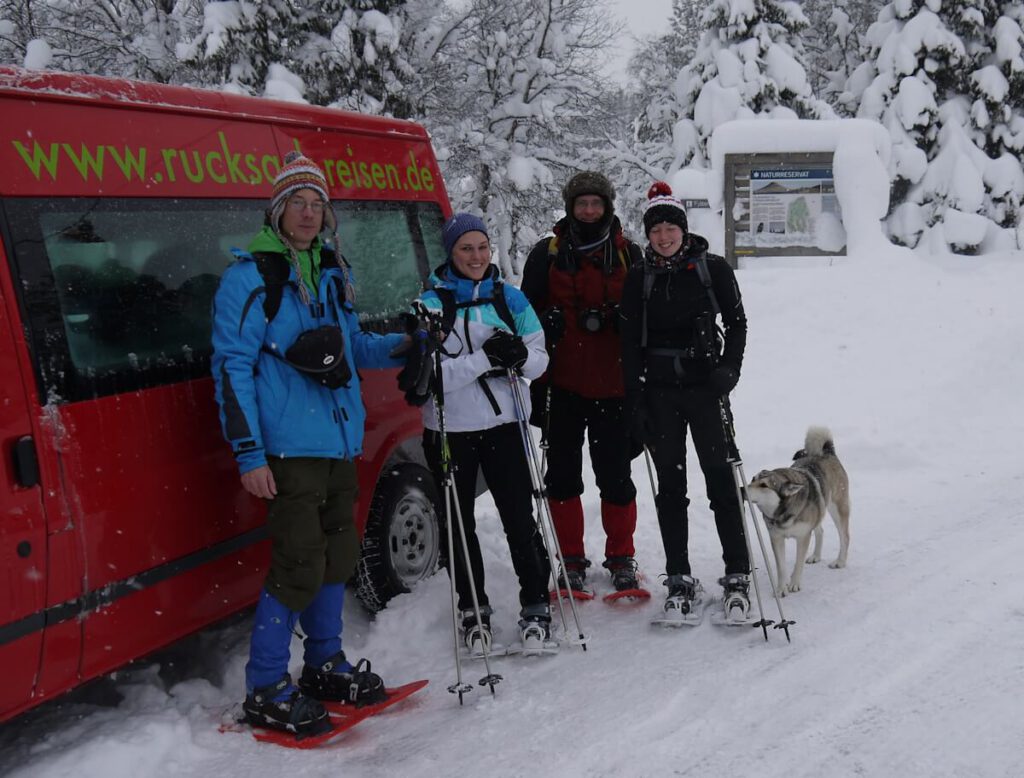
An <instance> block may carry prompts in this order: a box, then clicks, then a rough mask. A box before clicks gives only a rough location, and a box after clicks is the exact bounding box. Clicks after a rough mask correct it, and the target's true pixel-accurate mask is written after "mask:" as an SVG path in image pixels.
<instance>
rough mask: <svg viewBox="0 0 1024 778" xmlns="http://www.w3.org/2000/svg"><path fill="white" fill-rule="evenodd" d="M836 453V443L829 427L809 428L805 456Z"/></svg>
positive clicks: (805, 443)
mask: <svg viewBox="0 0 1024 778" xmlns="http://www.w3.org/2000/svg"><path fill="white" fill-rule="evenodd" d="M835 453H836V444H835V442H834V441H833V440H832V432H831V431H830V430H829V428H828V427H810V428H809V429H808V430H807V437H806V438H804V455H805V456H811V457H820V456H823V455H825V454H833V455H834V454H835Z"/></svg>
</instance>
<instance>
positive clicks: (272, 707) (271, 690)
mask: <svg viewBox="0 0 1024 778" xmlns="http://www.w3.org/2000/svg"><path fill="white" fill-rule="evenodd" d="M242 711H243V713H244V714H245V721H246V722H247V723H249V724H251V725H252V726H254V727H262V728H264V729H269V730H278V731H282V732H290V733H292V734H293V735H295V737H296V738H298V739H302V738H305V737H314V736H317V735H323V734H325V733H327V732H330V731H331V729H332V726H331V719H330V716H328V714H327V711H326V710H324V707H323V705H321V704H320V703H319V702H318V701H317V700H316V699H314V698H313V697H312V696H309V695H307V694H305V693H303V692H302V691H300V690H299V689H297V688H296V687H295V686H294V685H293V684H292V679H291V676H289V675H285V676H284V677H282V678H281V680H280V681H278V682H277V683H275V684H271V685H270V686H261V687H259V688H256V689H253V690H252V692H251V693H250V694H248V695H246V698H245V702H243V703H242Z"/></svg>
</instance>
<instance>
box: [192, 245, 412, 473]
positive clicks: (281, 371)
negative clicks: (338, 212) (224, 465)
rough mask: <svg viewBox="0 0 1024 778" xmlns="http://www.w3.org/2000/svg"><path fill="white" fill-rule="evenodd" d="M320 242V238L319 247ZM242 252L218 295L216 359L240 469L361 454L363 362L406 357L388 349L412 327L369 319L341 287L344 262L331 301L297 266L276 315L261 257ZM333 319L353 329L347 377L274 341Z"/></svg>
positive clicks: (329, 272)
mask: <svg viewBox="0 0 1024 778" xmlns="http://www.w3.org/2000/svg"><path fill="white" fill-rule="evenodd" d="M319 250H320V247H319V241H317V243H316V244H315V245H314V247H313V251H314V254H315V255H318V254H319ZM235 254H236V257H237V260H238V261H237V262H235V264H233V265H232V266H231V267H229V268H228V269H227V271H225V273H224V275H223V277H222V278H221V281H220V287H219V288H218V290H217V294H216V296H215V298H214V303H213V360H212V369H213V378H214V382H215V384H216V397H217V403H218V405H219V406H220V420H221V425H222V427H223V430H224V437H225V438H227V441H228V442H229V443H230V444H231V448H232V450H233V451H234V452H235V457H236V458H237V460H238V469H239V471H240V472H241V473H246V472H248V471H250V470H254V469H255V468H257V467H260V466H262V465H265V464H266V463H267V458H268V457H325V458H329V459H352V458H353V457H355V456H357V455H358V454H360V453H362V448H363V423H364V421H365V419H366V410H365V409H364V407H363V401H362V397H361V396H360V393H359V374H358V373H357V371H356V369H357V368H375V367H376V368H382V367H398V366H401V364H402V360H395V359H392V358H390V357H389V356H388V352H389V351H391V350H392V349H393V348H394V347H395V346H397V345H398V344H399V343H400V342H401V341H402V339H403V336H402V335H401V334H392V335H376V334H372V333H367V332H363V331H362V330H361V329H360V327H359V320H358V319H357V317H356V313H355V311H354V310H353V308H352V305H351V304H350V303H349V302H347V301H342V300H340V299H339V297H338V294H337V290H338V289H339V288H344V279H343V278H342V273H341V271H340V269H338V268H337V267H333V268H327V269H323V270H322V272H321V273H320V278H319V283H318V290H317V294H316V296H315V300H319V301H320V302H322V303H323V307H322V310H320V306H318V305H315V304H314V305H307V304H305V303H303V302H302V299H301V298H300V296H299V293H298V286H297V285H298V284H299V283H300V281H299V279H298V275H297V274H296V272H295V269H294V267H293V268H292V269H291V275H290V278H289V282H290V283H288V284H286V285H285V287H284V290H283V294H282V298H281V307H280V309H279V310H278V312H277V315H276V316H275V317H274V319H273V321H271V322H269V323H268V322H267V319H266V316H265V314H264V311H263V301H264V299H265V297H266V292H265V287H264V282H263V277H262V276H261V275H260V272H259V270H258V269H257V265H256V261H255V260H254V258H253V257H252V255H250V254H248V253H246V252H242V251H236V252H235ZM317 261H318V260H317ZM336 279H341V281H342V283H341V284H338V283H337V282H336ZM311 296H312V295H311ZM324 324H339V325H340V327H341V330H342V333H343V334H344V340H345V359H347V360H348V363H349V367H350V369H351V370H352V379H351V381H349V385H348V387H342V388H339V389H334V390H331V389H328V388H327V387H324V386H321V385H320V384H317V383H315V382H314V381H312V380H311V379H309V378H307V377H306V376H304V375H302V374H301V373H299V372H298V371H297V370H295V368H293V367H290V366H289V365H287V364H286V363H285V362H283V361H282V360H281V359H279V358H278V357H276V356H274V355H272V354H270V353H268V352H267V351H266V350H265V349H269V350H272V351H273V350H276V351H277V352H278V353H281V354H283V353H284V352H285V351H286V350H287V349H288V348H289V347H290V346H291V345H292V344H293V343H294V342H295V340H296V338H298V336H299V335H300V334H301V333H302V332H304V331H305V330H309V329H314V328H316V327H319V326H322V325H324Z"/></svg>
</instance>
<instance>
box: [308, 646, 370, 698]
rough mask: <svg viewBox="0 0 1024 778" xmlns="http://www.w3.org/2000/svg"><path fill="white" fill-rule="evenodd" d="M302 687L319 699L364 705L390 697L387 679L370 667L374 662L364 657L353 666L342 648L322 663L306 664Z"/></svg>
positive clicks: (309, 694)
mask: <svg viewBox="0 0 1024 778" xmlns="http://www.w3.org/2000/svg"><path fill="white" fill-rule="evenodd" d="M299 688H300V689H301V690H302V691H303V693H305V694H307V695H308V696H310V697H313V698H314V699H317V700H327V701H330V702H344V703H348V704H351V705H355V706H356V707H357V708H361V707H363V706H364V705H372V704H373V703H375V702H383V701H384V700H385V699H387V693H386V692H385V690H384V681H383V680H382V679H381V677H380V676H379V675H377V674H376V673H374V672H371V671H370V662H369V660H367V659H360V660H359V663H358V664H357V665H356V666H355V667H353V666H352V665H351V664H349V662H348V660H346V659H345V652H344V651H339V652H338V653H337V654H335V655H334V656H332V657H331V658H330V659H328V660H327V661H326V662H324V663H323V664H322V665H320V666H319V667H313V666H312V665H305V666H304V667H303V668H302V677H301V678H299Z"/></svg>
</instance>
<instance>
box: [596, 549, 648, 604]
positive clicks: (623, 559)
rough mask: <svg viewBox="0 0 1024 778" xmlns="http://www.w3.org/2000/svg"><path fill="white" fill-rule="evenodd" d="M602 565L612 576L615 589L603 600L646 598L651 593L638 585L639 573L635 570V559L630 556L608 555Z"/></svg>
mask: <svg viewBox="0 0 1024 778" xmlns="http://www.w3.org/2000/svg"><path fill="white" fill-rule="evenodd" d="M604 567H606V568H607V569H608V572H609V573H611V576H612V586H613V587H615V591H614V592H611V593H610V594H606V595H605V596H604V598H603V599H604V601H605V602H615V601H618V600H646V599H649V598H650V596H651V593H650V592H649V591H647V589H645V588H644V587H642V586H641V585H640V574H639V573H638V572H637V564H636V560H635V559H634V558H633V557H631V556H617V557H609V558H608V559H606V560H605V561H604Z"/></svg>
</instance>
